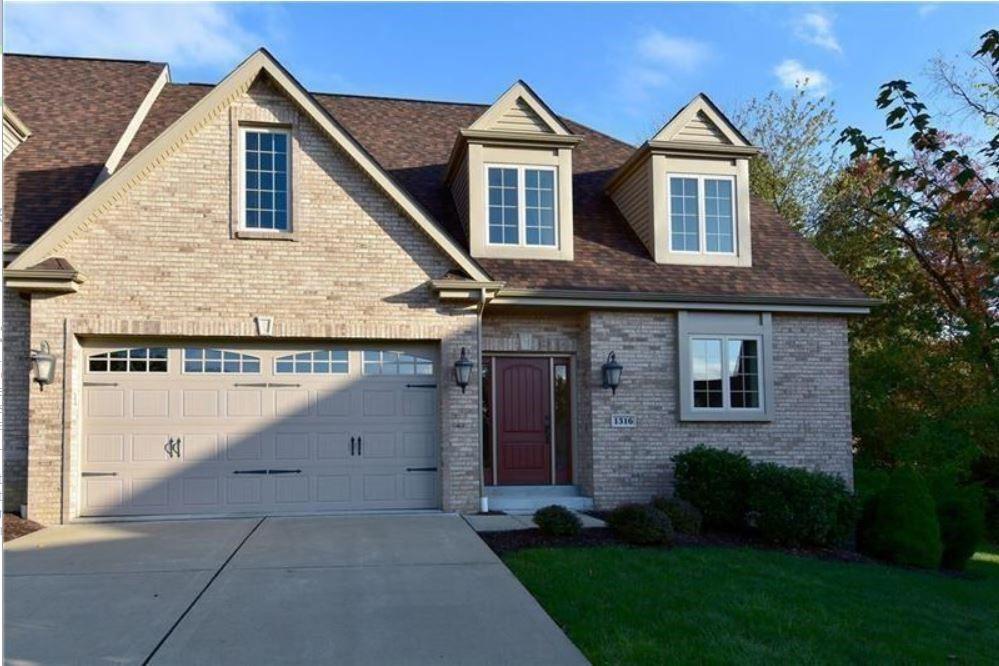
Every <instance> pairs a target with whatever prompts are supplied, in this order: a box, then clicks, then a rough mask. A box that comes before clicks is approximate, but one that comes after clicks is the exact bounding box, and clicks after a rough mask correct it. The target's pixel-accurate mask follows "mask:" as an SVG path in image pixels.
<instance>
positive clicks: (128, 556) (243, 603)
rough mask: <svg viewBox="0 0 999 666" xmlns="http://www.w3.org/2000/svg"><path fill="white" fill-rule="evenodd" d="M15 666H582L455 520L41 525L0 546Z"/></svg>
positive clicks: (7, 648)
mask: <svg viewBox="0 0 999 666" xmlns="http://www.w3.org/2000/svg"><path fill="white" fill-rule="evenodd" d="M4 555H5V561H4V576H5V581H4V594H5V599H4V601H5V608H4V642H5V645H4V655H5V658H6V661H7V663H11V664H26V663H38V664H56V663H114V664H126V663H152V664H295V663H309V664H312V663H338V664H403V663H405V664H425V663H434V664H528V663H529V664H585V663H586V660H585V659H584V658H583V656H582V655H581V654H580V652H579V651H578V650H577V649H576V648H575V647H574V646H573V645H572V643H570V642H569V640H568V639H567V638H566V637H565V635H564V634H563V633H562V632H561V630H560V629H559V628H558V627H557V626H556V625H555V623H554V622H553V621H552V620H551V618H549V617H548V615H546V614H545V612H544V611H543V610H542V609H541V607H540V606H539V605H538V604H537V602H535V601H534V599H533V598H532V597H531V596H530V594H528V592H527V591H526V590H525V589H524V588H523V587H522V586H521V585H520V583H519V582H518V581H517V580H516V578H514V576H513V575H512V574H511V573H510V572H509V571H508V570H507V568H506V567H505V566H504V565H503V564H502V563H501V562H500V561H499V559H497V558H496V556H495V555H494V554H493V553H492V551H490V550H489V549H488V548H487V547H486V546H485V544H484V543H482V541H481V540H480V539H479V538H478V537H477V536H476V535H475V533H474V532H473V531H472V530H471V528H469V527H468V526H467V525H466V524H465V522H464V521H463V520H462V519H461V518H459V517H457V516H448V515H440V514H434V515H406V516H317V517H308V518H265V519H259V518H253V519H232V520H199V521H183V522H155V523H105V524H90V525H70V526H66V527H58V528H50V529H46V530H43V531H41V532H37V533H35V534H32V535H29V536H26V537H23V538H21V539H18V540H16V541H13V542H11V543H9V544H7V545H6V546H5V547H4Z"/></svg>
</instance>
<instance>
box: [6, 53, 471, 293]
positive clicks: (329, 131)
mask: <svg viewBox="0 0 999 666" xmlns="http://www.w3.org/2000/svg"><path fill="white" fill-rule="evenodd" d="M261 74H266V75H267V76H268V77H269V78H270V79H271V80H272V82H273V84H274V85H275V86H276V87H277V88H278V89H279V90H281V91H282V92H284V94H286V95H287V96H288V97H289V98H290V99H291V100H292V101H293V102H295V103H296V104H297V105H298V106H299V107H300V108H301V109H302V110H303V111H304V112H305V113H306V114H307V115H308V116H309V118H310V119H311V120H312V121H313V122H315V123H316V125H317V126H318V127H319V128H320V129H321V130H322V131H323V132H324V133H325V134H326V135H327V136H328V137H329V138H330V139H331V140H332V141H333V142H334V143H335V144H337V146H338V147H339V148H340V149H341V150H343V151H344V152H345V153H346V154H347V155H348V156H349V157H350V158H351V159H352V160H353V161H354V162H355V163H357V164H358V166H359V167H360V168H361V169H362V171H364V172H365V173H366V174H367V175H368V176H369V177H371V178H372V180H373V181H374V182H375V184H376V185H377V186H378V187H379V188H380V189H381V190H382V191H384V192H385V193H386V194H387V195H388V196H389V198H391V199H392V200H393V202H394V203H395V204H396V205H397V206H399V208H401V209H402V211H403V212H404V213H405V214H406V215H408V216H409V217H410V218H411V219H412V220H413V221H414V222H416V224H417V225H418V226H419V227H420V228H422V229H423V230H424V231H425V232H426V233H427V235H428V236H430V238H431V240H433V241H434V243H436V244H437V245H438V247H440V248H441V250H443V251H444V252H445V254H447V255H448V256H449V257H451V258H452V259H453V260H454V261H455V263H457V264H458V266H460V267H461V268H462V270H464V271H465V272H466V273H468V275H469V276H470V277H472V278H473V279H477V280H486V279H488V276H487V275H486V274H485V272H484V271H483V270H482V269H481V268H480V267H479V266H478V265H477V264H476V263H475V261H474V260H472V259H471V257H469V256H468V254H467V253H466V252H465V251H464V250H463V249H462V248H461V247H460V246H458V245H457V244H456V243H455V241H454V240H453V238H451V236H449V235H448V234H447V233H446V232H445V231H444V230H442V229H441V228H440V227H439V226H438V225H437V223H436V222H435V221H434V220H433V219H431V218H430V216H429V215H428V214H427V213H426V212H425V211H424V210H423V209H422V208H421V207H420V205H419V204H418V203H417V202H416V201H415V200H413V198H412V197H410V196H409V194H408V193H407V192H405V191H404V190H403V189H402V188H400V187H399V186H398V185H397V184H396V183H395V181H394V180H393V179H392V178H391V177H390V176H389V175H388V173H386V171H385V170H384V169H383V168H382V167H381V166H380V165H379V164H378V163H377V162H376V161H375V160H374V158H372V157H371V155H370V154H369V153H368V152H367V151H366V150H365V149H364V148H363V147H362V146H361V144H360V143H358V142H357V140H356V139H354V137H353V136H351V135H350V133H348V132H347V130H346V129H344V128H343V127H342V126H341V125H340V124H339V123H338V122H337V121H336V120H335V119H334V118H333V117H332V116H331V115H330V114H329V113H328V112H327V111H326V110H325V109H324V108H323V107H322V106H321V105H320V104H319V103H318V102H317V101H316V99H315V98H313V97H312V96H311V95H310V94H309V93H308V92H307V91H306V90H305V89H304V88H302V86H301V85H300V84H299V83H298V82H297V81H296V80H295V79H294V78H293V77H292V76H291V75H290V74H289V73H288V72H287V71H286V70H285V69H284V68H283V67H282V66H281V65H280V64H279V63H278V62H277V61H276V60H275V59H274V58H273V57H272V56H271V55H270V53H268V52H267V51H266V50H264V49H259V50H257V51H255V52H254V53H253V54H252V55H250V57H249V58H247V59H246V60H244V61H243V62H242V63H241V64H240V65H239V66H237V67H236V69H234V70H233V71H232V72H231V73H230V74H229V75H228V76H226V77H225V78H224V79H223V80H222V81H221V82H220V83H219V84H218V85H217V86H215V87H214V88H213V89H212V90H211V92H209V93H207V94H206V95H204V96H203V97H202V98H201V99H199V100H198V101H197V102H196V103H195V104H194V105H193V106H191V107H190V108H189V109H188V110H187V111H186V112H184V113H183V115H181V116H180V117H179V118H178V119H177V120H175V121H174V122H173V123H172V124H171V125H170V126H169V127H168V128H167V129H166V130H165V131H164V132H162V133H161V134H160V135H159V136H157V138H156V139H154V140H152V141H151V142H150V143H148V144H147V145H146V146H145V147H144V148H142V150H140V151H139V152H138V153H137V154H136V155H135V156H134V157H133V158H132V159H131V160H129V162H128V163H127V164H126V165H125V166H124V167H122V168H120V169H118V170H117V171H115V173H114V174H112V175H111V176H110V177H109V178H108V179H107V180H105V181H104V182H103V183H101V184H100V185H99V186H98V187H96V188H94V190H93V191H92V192H91V193H90V194H89V195H88V196H87V197H86V198H84V199H83V200H82V201H80V202H79V204H77V205H76V206H75V207H74V208H73V209H72V210H71V211H70V212H69V213H67V214H66V215H65V216H64V217H63V218H62V219H61V220H59V222H57V223H56V224H55V225H54V226H52V227H51V228H49V230H48V231H47V232H45V234H43V235H42V236H41V237H40V238H39V239H38V240H37V241H35V242H34V243H33V244H32V245H31V246H30V247H28V248H27V249H26V250H25V251H24V252H23V253H21V254H20V255H19V256H18V257H17V259H15V260H14V261H13V262H12V263H11V268H15V269H19V268H28V267H30V266H32V265H34V264H37V263H38V262H40V261H42V260H44V259H45V258H47V257H48V256H49V254H50V253H51V252H53V251H54V250H55V249H56V248H57V247H58V246H59V245H60V243H62V242H63V241H64V240H65V239H66V238H68V237H69V236H70V235H71V234H72V233H73V231H75V230H76V229H77V228H78V227H79V226H81V225H83V224H84V223H85V222H86V221H87V220H88V219H89V218H90V216H91V215H93V214H94V213H95V212H97V211H98V210H99V209H100V208H101V207H103V206H104V205H106V204H107V202H109V201H111V200H113V199H114V198H115V197H116V196H117V195H118V194H119V193H120V191H121V190H122V189H123V188H124V187H125V186H127V184H128V183H129V182H130V181H131V180H132V179H134V178H136V177H138V176H140V175H141V174H142V173H143V171H144V170H145V169H147V168H149V167H150V165H152V164H153V163H155V162H156V161H157V160H158V159H159V158H160V156H161V155H162V154H163V153H164V152H167V151H168V150H169V149H170V148H171V147H172V146H173V145H175V144H176V143H178V142H180V141H182V140H183V139H184V138H185V137H186V136H189V135H190V134H192V133H193V132H194V131H196V130H197V128H198V127H199V126H200V125H201V124H202V123H203V122H204V120H205V118H207V117H208V116H209V115H210V114H211V113H212V111H213V110H214V109H216V108H217V107H219V106H221V105H224V104H225V103H226V102H227V101H228V100H229V99H230V98H231V97H232V96H233V95H235V94H237V93H238V92H240V91H242V90H245V89H248V88H249V86H250V85H251V84H252V83H253V81H255V80H256V79H257V77H258V76H260V75H261Z"/></svg>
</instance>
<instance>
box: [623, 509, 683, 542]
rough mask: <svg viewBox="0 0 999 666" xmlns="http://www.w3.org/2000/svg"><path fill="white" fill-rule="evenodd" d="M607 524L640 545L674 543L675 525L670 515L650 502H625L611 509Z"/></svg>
mask: <svg viewBox="0 0 999 666" xmlns="http://www.w3.org/2000/svg"><path fill="white" fill-rule="evenodd" d="M607 524H608V525H610V526H611V527H612V528H614V531H615V532H617V534H618V536H620V537H621V538H622V539H624V540H625V541H627V542H628V543H633V544H636V545H639V546H651V545H669V544H671V543H673V525H672V523H670V521H669V517H668V516H667V515H666V514H665V513H663V512H662V511H660V510H659V509H657V508H655V507H653V506H650V505H648V504H625V505H623V506H619V507H618V508H616V509H614V510H613V511H611V513H610V515H609V516H608V517H607Z"/></svg>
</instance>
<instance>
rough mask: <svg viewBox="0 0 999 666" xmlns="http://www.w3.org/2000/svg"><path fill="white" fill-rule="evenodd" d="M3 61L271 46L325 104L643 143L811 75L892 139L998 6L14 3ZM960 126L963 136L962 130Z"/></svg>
mask: <svg viewBox="0 0 999 666" xmlns="http://www.w3.org/2000/svg"><path fill="white" fill-rule="evenodd" d="M4 9H5V13H6V16H5V17H4V18H5V26H4V27H5V35H4V37H5V49H6V50H8V51H16V52H29V53H47V54H62V55H86V56H106V57H126V58H143V59H153V60H165V61H168V62H169V63H170V64H171V71H172V74H173V78H174V80H175V81H198V82H215V81H217V80H218V79H219V78H221V77H222V76H224V75H225V73H227V72H228V71H229V70H230V69H232V68H233V67H234V66H235V65H236V64H238V62H239V61H240V60H242V58H243V57H245V56H246V55H247V54H248V53H249V52H250V51H252V50H253V49H254V48H256V47H257V46H260V45H263V46H266V47H267V48H268V49H270V50H271V52H272V53H274V55H275V56H277V58H278V59H279V60H280V61H281V62H282V63H283V64H284V65H285V66H286V67H287V68H288V69H289V70H290V71H291V73H292V74H293V75H295V76H296V77H297V78H298V79H299V80H300V81H301V82H302V83H303V84H304V85H305V86H306V87H308V88H310V89H312V90H316V91H321V92H346V93H359V94H374V95H387V96H402V97H416V98H429V99H446V100H459V101H473V102H491V101H492V100H494V99H495V98H496V97H497V96H498V95H499V94H500V93H502V92H503V90H505V89H506V88H507V87H508V86H509V85H510V84H511V83H512V82H513V81H514V80H516V79H517V78H522V79H524V80H526V81H527V82H528V83H530V84H531V86H532V87H533V88H534V89H535V90H536V91H537V92H538V93H539V94H540V95H541V96H542V97H543V98H544V99H545V101H547V102H548V103H549V105H550V106H552V107H553V108H554V109H555V110H556V111H557V112H558V113H561V114H563V115H567V116H569V117H571V118H573V119H575V120H578V121H580V122H582V123H585V124H587V125H590V126H592V127H595V128H596V129H599V130H602V131H605V132H607V133H609V134H612V135H614V136H617V137H619V138H622V139H624V140H627V141H630V142H636V143H637V142H639V141H641V140H643V139H644V138H647V136H648V135H649V134H651V133H652V131H653V130H654V128H655V126H656V125H657V124H660V123H661V121H662V120H664V119H665V118H667V117H668V116H670V115H671V114H672V113H673V112H674V111H675V110H676V109H677V108H679V107H680V106H681V105H683V104H684V103H686V102H687V101H688V100H689V99H690V98H691V97H692V96H693V95H694V94H695V93H697V92H698V91H704V92H706V93H708V94H709V95H710V96H711V97H712V98H713V99H714V100H715V101H716V102H717V103H718V104H719V105H720V106H721V107H722V108H723V109H725V110H727V111H734V110H735V109H736V108H737V107H738V106H739V105H740V104H741V103H743V102H744V101H745V100H747V99H749V98H750V97H752V96H754V95H755V96H763V95H765V94H766V93H767V92H768V91H770V90H774V89H777V90H784V89H786V88H787V87H788V86H791V85H793V83H794V81H795V80H800V79H801V78H802V77H805V76H808V77H809V81H810V86H811V91H812V93H813V94H816V95H820V94H825V95H828V96H829V97H831V98H832V99H833V100H835V102H836V104H837V107H838V115H839V120H840V124H841V125H843V126H845V125H847V124H853V125H858V126H860V127H862V128H864V129H865V130H867V131H870V132H879V131H880V130H881V128H882V127H883V116H882V114H880V113H878V112H877V111H876V110H875V109H874V105H873V99H874V97H875V95H876V92H877V87H878V85H879V84H881V83H882V82H884V81H886V80H889V79H893V78H907V79H910V80H913V81H915V82H916V83H917V85H918V86H919V87H920V88H922V89H923V90H925V91H926V92H929V91H930V88H931V86H930V84H929V82H928V81H927V80H926V77H925V72H926V64H927V62H928V61H929V60H930V58H932V57H933V56H936V55H938V54H939V55H943V56H947V57H956V56H958V55H959V54H961V53H967V52H969V51H972V50H974V48H975V47H976V46H977V38H978V36H979V35H980V34H981V33H982V32H984V31H985V30H986V29H988V28H991V27H995V26H997V25H999V5H997V4H956V3H954V4H952V3H941V4H901V3H899V4H693V3H680V4H634V5H627V4H572V3H560V4H448V5H431V4H405V5H396V4H368V5H355V4H319V3H315V4H265V3H260V4H236V3H233V4H228V3H225V4H157V5H149V4H145V5H121V4H86V5H79V4H78V5H58V4H45V5H37V4H29V3H16V4H5V7H4ZM951 125H953V123H952V124H951Z"/></svg>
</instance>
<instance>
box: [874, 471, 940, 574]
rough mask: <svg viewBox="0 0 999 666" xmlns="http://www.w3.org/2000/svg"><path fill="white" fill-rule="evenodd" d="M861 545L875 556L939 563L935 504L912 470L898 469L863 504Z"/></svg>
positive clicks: (922, 563) (915, 563)
mask: <svg viewBox="0 0 999 666" xmlns="http://www.w3.org/2000/svg"><path fill="white" fill-rule="evenodd" d="M864 514H865V515H864V519H865V520H864V523H865V524H864V526H863V531H862V546H863V548H864V550H866V551H867V552H869V553H870V554H871V555H873V556H875V557H880V558H882V559H885V560H888V561H889V562H895V563H897V564H907V565H911V566H915V567H925V568H935V567H936V566H938V565H939V564H940V554H941V550H942V547H941V545H940V523H939V522H938V521H937V513H936V506H935V505H934V502H933V498H932V497H931V496H930V492H929V490H928V488H927V486H926V482H925V481H923V479H922V477H920V476H919V475H918V474H917V473H916V472H914V471H913V470H910V469H900V470H896V471H895V472H893V473H892V475H891V477H890V478H889V480H888V484H887V485H886V486H885V487H884V489H883V490H882V491H881V492H880V493H878V494H877V496H875V497H874V498H873V499H872V500H871V501H870V503H869V506H868V507H865V511H864Z"/></svg>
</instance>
